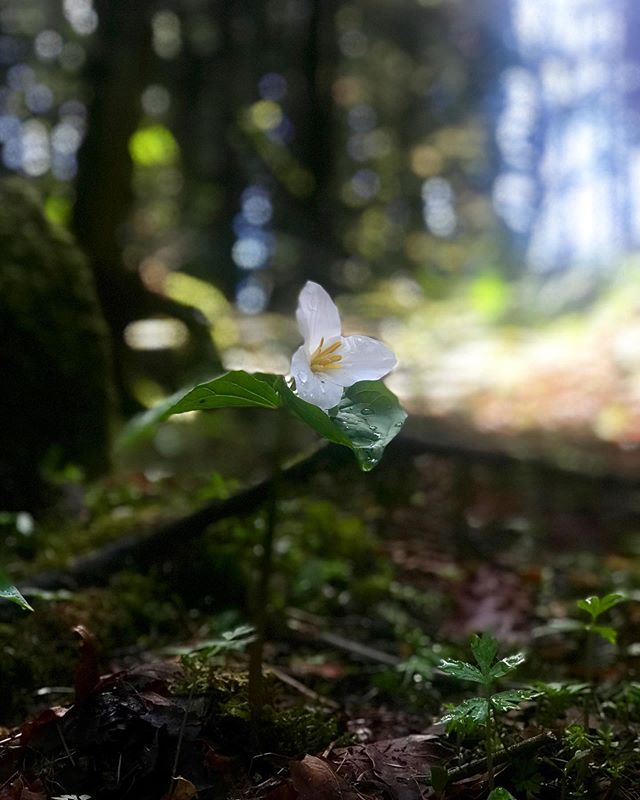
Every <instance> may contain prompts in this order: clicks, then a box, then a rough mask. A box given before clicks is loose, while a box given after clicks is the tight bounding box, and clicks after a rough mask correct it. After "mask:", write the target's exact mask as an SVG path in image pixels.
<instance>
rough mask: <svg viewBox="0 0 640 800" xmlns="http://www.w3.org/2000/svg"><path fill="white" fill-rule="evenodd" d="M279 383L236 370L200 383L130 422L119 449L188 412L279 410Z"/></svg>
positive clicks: (272, 376)
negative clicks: (254, 409) (207, 410)
mask: <svg viewBox="0 0 640 800" xmlns="http://www.w3.org/2000/svg"><path fill="white" fill-rule="evenodd" d="M280 379H281V378H280V376H278V375H268V374H264V373H255V374H251V373H248V372H244V370H235V371H233V372H227V373H225V374H224V375H220V377H218V378H214V379H213V380H211V381H207V382H206V383H200V384H198V385H197V386H194V387H193V389H189V390H187V391H185V390H184V389H180V390H179V391H177V392H176V393H175V394H173V395H171V396H170V397H167V398H166V399H165V400H163V401H162V402H161V403H159V404H158V405H156V406H154V407H153V408H150V409H149V410H148V411H145V412H144V413H143V414H140V415H139V416H137V417H135V418H134V419H133V420H131V422H130V423H129V424H128V425H127V427H126V429H125V431H124V433H123V435H122V436H121V438H120V445H124V446H127V445H131V444H133V443H134V442H136V441H137V440H139V439H141V438H143V437H144V436H145V435H146V434H148V433H150V432H151V431H152V430H153V428H154V427H155V426H156V425H158V423H160V422H162V421H163V420H165V419H168V418H169V417H170V416H172V415H173V414H181V413H183V412H185V411H203V410H205V409H208V408H232V407H233V408H238V407H258V408H278V407H279V406H280V404H281V401H280V398H279V396H278V393H277V392H276V390H275V388H274V385H275V382H276V380H280Z"/></svg>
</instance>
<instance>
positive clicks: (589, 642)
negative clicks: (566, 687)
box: [582, 628, 594, 731]
mask: <svg viewBox="0 0 640 800" xmlns="http://www.w3.org/2000/svg"><path fill="white" fill-rule="evenodd" d="M593 645H594V636H593V633H592V632H591V631H590V630H589V629H588V628H587V639H586V642H585V647H584V672H585V678H586V679H587V683H588V684H589V688H588V689H587V692H586V693H585V696H584V703H583V704H582V715H583V719H582V721H583V724H584V729H585V731H588V730H589V711H590V708H591V703H592V701H593V691H594V689H593Z"/></svg>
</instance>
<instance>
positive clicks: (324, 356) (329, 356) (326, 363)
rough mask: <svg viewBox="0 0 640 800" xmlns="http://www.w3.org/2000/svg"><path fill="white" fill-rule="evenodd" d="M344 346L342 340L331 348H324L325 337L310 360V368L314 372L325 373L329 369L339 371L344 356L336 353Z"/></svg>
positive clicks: (330, 346) (331, 345)
mask: <svg viewBox="0 0 640 800" xmlns="http://www.w3.org/2000/svg"><path fill="white" fill-rule="evenodd" d="M341 345H342V342H341V341H340V339H338V341H337V342H334V343H333V344H330V345H329V347H325V346H324V336H323V337H322V339H320V344H319V345H318V346H317V347H316V349H315V350H314V351H313V353H312V355H311V358H310V359H309V366H310V367H311V371H312V372H324V371H325V370H328V369H339V368H340V362H341V361H342V356H341V355H339V354H338V353H336V350H338V349H339V348H340V347H341Z"/></svg>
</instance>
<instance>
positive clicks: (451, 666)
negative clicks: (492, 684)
mask: <svg viewBox="0 0 640 800" xmlns="http://www.w3.org/2000/svg"><path fill="white" fill-rule="evenodd" d="M438 669H439V670H440V672H444V674H445V675H450V676H451V677H452V678H459V679H460V680H461V681H473V682H474V683H484V676H483V674H482V673H481V672H480V670H479V669H478V668H477V667H474V666H473V664H467V662H466V661H455V660H452V659H448V658H445V659H443V660H442V661H441V662H440V663H439V664H438Z"/></svg>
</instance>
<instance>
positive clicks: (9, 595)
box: [0, 571, 33, 611]
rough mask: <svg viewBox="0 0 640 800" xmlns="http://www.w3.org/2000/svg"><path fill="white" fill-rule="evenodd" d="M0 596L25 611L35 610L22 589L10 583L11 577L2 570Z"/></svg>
mask: <svg viewBox="0 0 640 800" xmlns="http://www.w3.org/2000/svg"><path fill="white" fill-rule="evenodd" d="M0 598H1V599H4V600H9V601H10V602H11V603H15V604H16V605H18V606H20V608H22V609H23V610H24V611H33V608H32V607H31V606H30V605H29V603H28V602H27V601H26V599H25V597H24V596H23V594H22V593H21V592H20V590H19V589H18V588H17V587H16V586H13V585H12V584H11V583H9V579H8V578H7V576H6V575H5V574H4V572H2V571H0Z"/></svg>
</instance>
